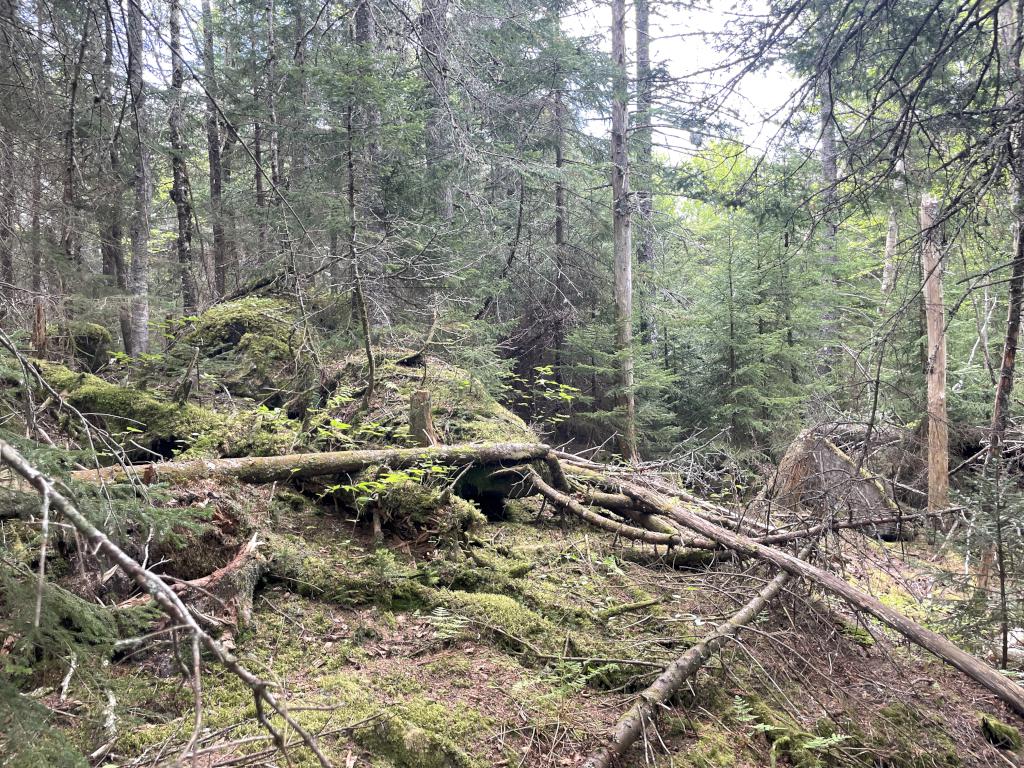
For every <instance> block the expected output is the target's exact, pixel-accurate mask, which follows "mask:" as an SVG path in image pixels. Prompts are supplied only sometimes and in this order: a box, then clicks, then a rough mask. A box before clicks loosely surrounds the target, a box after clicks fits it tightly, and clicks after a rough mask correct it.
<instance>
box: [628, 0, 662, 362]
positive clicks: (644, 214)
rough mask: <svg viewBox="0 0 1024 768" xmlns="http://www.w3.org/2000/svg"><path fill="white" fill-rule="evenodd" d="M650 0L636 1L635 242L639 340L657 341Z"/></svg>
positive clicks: (644, 341) (650, 342)
mask: <svg viewBox="0 0 1024 768" xmlns="http://www.w3.org/2000/svg"><path fill="white" fill-rule="evenodd" d="M650 13H651V9H650V0H637V1H636V125H635V126H634V139H635V140H636V143H637V151H636V158H637V166H638V168H637V171H638V173H637V174H636V176H637V190H636V205H637V214H639V219H640V227H639V229H640V242H639V243H638V244H637V249H636V261H637V266H638V267H639V269H640V275H641V280H642V287H641V290H640V297H641V302H640V339H641V341H642V342H643V343H644V344H648V345H650V344H654V343H656V342H657V340H658V339H657V336H658V334H657V328H655V325H654V306H653V304H654V290H653V288H654V286H653V276H654V275H653V270H654V266H653V262H654V238H653V236H652V235H653V233H654V221H653V218H654V188H653V176H652V174H653V168H652V161H653V155H654V146H653V142H654V128H653V126H652V124H651V123H652V121H653V119H654V115H653V113H652V104H653V99H654V79H653V74H652V72H651V22H650Z"/></svg>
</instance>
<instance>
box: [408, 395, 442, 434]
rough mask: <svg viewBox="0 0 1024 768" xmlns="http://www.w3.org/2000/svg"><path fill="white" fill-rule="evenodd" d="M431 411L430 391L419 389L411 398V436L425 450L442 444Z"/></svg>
mask: <svg viewBox="0 0 1024 768" xmlns="http://www.w3.org/2000/svg"><path fill="white" fill-rule="evenodd" d="M430 410H431V406H430V390H427V389H417V390H416V391H415V392H413V393H412V395H411V396H410V397H409V434H411V435H412V439H413V440H415V441H416V443H417V444H418V445H422V446H423V447H425V448H429V447H430V446H433V445H437V444H438V443H439V442H440V440H438V439H437V432H436V431H435V430H434V417H433V415H432V414H431V412H430Z"/></svg>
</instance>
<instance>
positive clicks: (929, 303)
mask: <svg viewBox="0 0 1024 768" xmlns="http://www.w3.org/2000/svg"><path fill="white" fill-rule="evenodd" d="M938 209H939V204H938V202H937V201H936V200H935V199H934V198H932V197H931V196H929V195H928V194H927V193H926V194H924V195H922V197H921V273H922V278H923V280H924V288H923V293H924V311H925V318H926V323H927V327H928V367H927V369H926V375H927V379H928V511H929V512H939V511H941V510H943V509H945V508H946V507H948V506H949V425H948V422H947V419H946V325H945V323H946V317H945V315H946V313H945V307H944V305H943V299H942V254H941V251H940V247H939V239H940V238H939V233H938V228H937V225H936V219H937V218H938Z"/></svg>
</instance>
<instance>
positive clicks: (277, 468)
mask: <svg viewBox="0 0 1024 768" xmlns="http://www.w3.org/2000/svg"><path fill="white" fill-rule="evenodd" d="M547 454H548V447H547V446H546V445H543V444H540V443H486V444H482V445H444V446H437V447H433V448H388V449H384V450H366V451H334V452H330V453H296V454H289V455H285V456H245V457H241V458H235V459H196V460H194V461H167V462H161V463H157V464H135V465H129V466H127V467H122V466H113V467H103V468H102V469H83V470H79V471H77V472H72V473H71V477H72V478H73V479H75V480H79V481H82V482H87V483H100V482H121V481H126V480H129V479H131V478H133V477H136V476H137V477H139V478H143V477H145V478H147V480H148V479H150V478H152V479H153V481H154V482H168V483H181V482H192V481H195V480H205V479H209V478H217V479H221V478H234V479H236V480H241V481H243V482H247V483H273V482H283V481H286V480H290V479H292V478H307V477H324V476H327V475H340V474H346V473H352V472H359V471H360V470H363V469H366V468H367V467H371V466H374V465H386V466H388V467H392V468H395V469H398V468H402V467H411V466H415V465H416V464H419V463H421V462H429V463H432V464H447V465H454V466H465V465H467V464H503V463H515V462H522V461H533V460H535V459H543V458H544V457H545V456H547Z"/></svg>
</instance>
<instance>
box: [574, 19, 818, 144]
mask: <svg viewBox="0 0 1024 768" xmlns="http://www.w3.org/2000/svg"><path fill="white" fill-rule="evenodd" d="M651 5H652V6H654V7H653V8H652V13H651V62H652V66H658V65H659V64H662V65H664V66H665V67H666V68H667V70H668V72H669V73H670V74H671V75H672V76H673V77H676V78H681V79H685V80H689V81H694V82H703V83H707V84H708V85H711V86H714V85H718V84H722V83H724V82H725V81H727V80H728V79H729V77H730V76H731V75H732V74H733V72H730V71H729V70H723V71H721V72H716V73H713V74H707V73H705V72H704V70H707V69H711V68H714V67H717V66H719V65H721V64H723V63H724V62H723V53H722V52H720V51H717V50H715V49H714V48H713V46H712V45H711V44H710V43H709V42H708V40H709V39H710V38H711V37H712V36H713V35H714V34H715V33H719V32H721V31H722V30H723V29H724V28H725V27H726V26H727V24H728V23H729V22H730V21H731V20H732V19H734V18H736V15H737V14H744V15H749V14H762V13H765V12H766V11H767V5H768V4H767V2H766V0H725V1H724V2H715V1H714V0H711V1H710V2H708V3H707V4H706V5H705V6H704V7H702V8H697V9H685V10H684V9H678V8H674V7H669V6H667V5H661V6H660V7H659V4H658V2H657V0H652V2H651ZM709 6H710V7H709ZM627 20H628V22H630V28H629V29H628V30H627V32H626V45H627V57H628V59H629V61H630V66H631V68H632V67H634V66H635V54H636V48H635V43H636V32H635V29H634V28H633V26H632V23H631V22H632V20H633V7H632V2H628V3H627ZM610 24H611V8H610V5H609V4H608V3H607V2H598V3H597V4H596V5H594V6H591V7H590V8H589V10H587V11H584V12H581V13H579V14H578V15H576V16H570V17H568V18H567V19H565V21H564V27H565V29H566V31H567V32H569V33H570V34H578V35H595V34H596V35H601V36H602V39H603V43H602V47H603V48H604V49H605V50H609V51H610V33H609V26H610ZM697 73H700V74H697ZM798 86H799V80H798V79H797V78H796V77H795V76H794V75H793V74H792V73H791V72H790V71H789V70H788V69H787V68H786V67H785V66H784V65H782V64H776V65H774V66H773V67H772V68H771V69H769V70H768V71H766V72H759V73H754V74H749V75H747V76H746V77H744V78H743V80H742V81H741V82H740V84H739V87H738V88H737V91H736V93H735V94H733V95H732V97H731V98H730V99H729V101H728V102H727V106H728V107H729V108H730V109H731V110H732V111H734V112H735V113H736V114H737V115H738V116H739V118H740V122H741V124H742V127H741V134H740V138H741V139H742V140H743V141H745V142H746V143H748V144H750V145H751V146H754V147H757V148H759V149H765V148H766V146H767V144H768V143H769V142H770V141H771V140H772V138H773V137H774V135H775V133H776V131H777V129H778V122H779V120H780V119H781V118H785V117H786V115H787V112H788V109H787V108H786V107H785V105H786V104H787V102H788V101H789V100H790V99H791V97H792V96H793V93H794V91H795V90H796V89H797V87H798ZM780 110H781V111H780ZM774 113H778V114H777V115H775V116H774V118H773V117H772V115H773V114H774ZM595 127H596V126H595ZM601 130H607V127H606V126H604V127H603V128H602V129H601ZM659 133H660V136H657V137H656V139H655V140H656V142H658V141H659V139H660V142H659V143H661V144H662V145H663V150H664V151H667V152H668V153H669V155H670V156H672V157H680V156H681V155H682V154H684V153H685V152H687V151H688V150H689V149H692V144H691V143H690V141H689V137H688V136H687V135H686V134H684V133H682V132H679V131H672V130H665V131H659Z"/></svg>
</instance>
